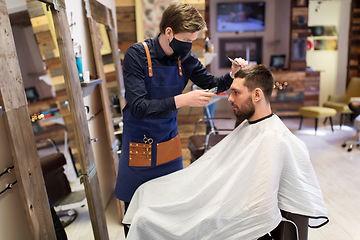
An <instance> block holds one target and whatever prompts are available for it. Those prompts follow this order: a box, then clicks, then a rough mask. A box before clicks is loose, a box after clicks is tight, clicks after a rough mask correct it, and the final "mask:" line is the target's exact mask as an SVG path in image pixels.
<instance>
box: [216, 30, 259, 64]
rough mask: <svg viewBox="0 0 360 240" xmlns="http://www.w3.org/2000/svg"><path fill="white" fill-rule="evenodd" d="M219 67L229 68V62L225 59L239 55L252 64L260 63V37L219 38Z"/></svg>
mask: <svg viewBox="0 0 360 240" xmlns="http://www.w3.org/2000/svg"><path fill="white" fill-rule="evenodd" d="M219 46H220V49H219V57H218V59H219V68H231V62H230V61H228V60H227V59H226V56H229V57H230V58H232V59H234V58H238V57H241V58H243V59H246V60H247V61H249V63H250V62H251V63H253V64H261V63H262V38H261V37H256V38H220V39H219Z"/></svg>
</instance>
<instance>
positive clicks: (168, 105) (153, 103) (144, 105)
mask: <svg viewBox="0 0 360 240" xmlns="http://www.w3.org/2000/svg"><path fill="white" fill-rule="evenodd" d="M128 104H129V102H128ZM129 109H130V112H131V114H132V115H133V117H134V118H136V119H138V120H140V119H146V118H159V117H162V116H166V115H168V114H170V113H172V112H174V111H176V107H175V103H174V98H167V99H162V100H158V99H153V100H145V99H142V100H140V101H136V102H134V103H133V104H129Z"/></svg>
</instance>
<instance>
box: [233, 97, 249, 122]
mask: <svg viewBox="0 0 360 240" xmlns="http://www.w3.org/2000/svg"><path fill="white" fill-rule="evenodd" d="M231 105H233V106H234V107H236V108H237V109H234V113H235V116H236V117H238V118H241V119H249V118H251V117H252V116H253V115H254V114H255V106H254V104H253V103H252V100H251V97H249V98H248V100H247V101H246V102H245V103H244V104H243V107H242V108H241V109H240V108H239V107H238V106H237V105H235V104H234V103H232V104H231Z"/></svg>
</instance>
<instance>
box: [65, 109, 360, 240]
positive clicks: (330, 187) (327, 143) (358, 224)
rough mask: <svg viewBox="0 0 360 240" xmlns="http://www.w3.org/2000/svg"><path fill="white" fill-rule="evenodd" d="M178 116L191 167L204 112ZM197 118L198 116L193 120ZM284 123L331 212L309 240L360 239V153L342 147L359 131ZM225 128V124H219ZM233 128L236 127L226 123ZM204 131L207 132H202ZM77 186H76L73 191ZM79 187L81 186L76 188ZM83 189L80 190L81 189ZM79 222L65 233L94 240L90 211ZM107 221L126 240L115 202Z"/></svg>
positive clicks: (307, 121)
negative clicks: (305, 154)
mask: <svg viewBox="0 0 360 240" xmlns="http://www.w3.org/2000/svg"><path fill="white" fill-rule="evenodd" d="M184 111H185V112H182V113H183V115H182V116H179V121H181V123H180V122H179V130H180V137H181V138H182V143H183V152H184V153H185V154H184V163H185V165H186V164H189V155H188V152H187V149H186V146H187V143H186V142H187V137H188V136H190V135H191V134H192V133H193V130H194V123H195V122H196V119H197V117H199V116H201V115H202V112H201V111H200V112H198V113H197V114H187V113H186V111H198V110H194V109H184ZM193 115H195V116H193ZM283 121H284V123H285V124H286V125H287V126H288V128H289V129H290V130H291V131H292V132H293V133H294V134H295V135H296V136H298V137H299V138H300V139H301V140H302V141H304V142H305V144H306V145H307V147H308V149H309V152H310V156H311V160H312V163H313V166H314V169H315V172H316V174H317V177H318V181H319V184H320V186H321V189H322V191H323V195H324V199H325V204H326V206H327V209H328V214H329V218H330V222H329V223H328V224H327V225H325V226H324V227H322V228H319V229H309V239H310V240H313V239H314V240H332V239H334V240H337V239H347V240H351V239H354V240H355V239H359V238H358V235H359V233H358V229H360V207H359V205H360V188H359V186H360V174H359V170H360V149H354V150H353V151H352V152H347V150H346V149H344V148H342V147H341V145H342V143H343V142H344V141H345V140H349V139H352V138H354V136H355V133H356V131H355V130H354V129H353V128H352V127H351V126H350V124H351V122H350V120H348V122H347V125H348V126H343V127H342V129H339V125H336V124H338V122H337V121H336V118H335V120H334V124H335V127H334V128H335V131H334V132H331V128H330V126H329V125H326V126H323V124H322V120H320V121H319V129H318V133H317V135H314V121H313V119H305V120H304V123H303V127H302V130H300V131H299V130H298V127H299V118H284V119H283ZM218 124H220V125H221V124H222V123H218ZM226 124H227V125H232V124H233V123H226ZM201 131H204V129H201ZM76 185H77V184H74V187H75V186H76ZM77 187H79V186H77ZM80 187H81V186H80ZM78 212H79V216H78V218H77V219H76V220H75V221H74V222H73V223H72V224H71V225H70V226H68V227H67V228H66V229H65V230H66V232H67V235H68V238H69V239H70V240H77V239H81V240H83V239H86V240H90V239H93V235H92V228H91V225H90V220H89V214H88V212H87V207H86V206H85V207H83V208H79V209H78ZM106 220H107V224H108V232H109V238H110V239H117V240H121V239H124V236H123V229H122V225H121V224H119V222H118V219H117V215H116V203H115V200H114V199H113V200H112V201H111V202H110V203H109V205H108V207H107V209H106Z"/></svg>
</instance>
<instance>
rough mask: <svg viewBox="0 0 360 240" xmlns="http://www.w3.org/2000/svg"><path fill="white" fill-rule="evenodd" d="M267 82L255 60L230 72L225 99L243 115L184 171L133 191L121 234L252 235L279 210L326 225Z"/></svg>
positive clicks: (306, 164)
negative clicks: (232, 75) (275, 109)
mask: <svg viewBox="0 0 360 240" xmlns="http://www.w3.org/2000/svg"><path fill="white" fill-rule="evenodd" d="M273 86H274V79H273V76H272V74H271V72H270V71H269V70H268V69H267V68H265V67H264V66H262V65H255V66H249V67H246V68H244V69H241V70H239V71H238V72H237V73H236V74H235V79H234V81H233V83H232V85H231V95H230V97H229V99H228V101H229V102H230V103H231V104H232V106H233V109H234V112H235V114H236V115H237V116H238V117H241V118H245V119H246V120H245V121H243V122H242V123H241V124H240V125H239V126H238V127H237V128H236V129H235V130H234V131H233V132H231V133H230V134H229V135H228V136H227V137H226V138H224V139H223V140H222V141H221V142H219V143H218V144H217V145H216V146H214V147H213V148H212V149H210V150H209V151H208V152H207V153H206V154H204V155H203V156H202V157H201V158H199V159H198V160H197V161H196V162H194V163H193V164H191V165H190V166H189V167H188V168H186V169H183V170H180V171H177V172H175V173H172V174H169V175H166V176H163V177H160V178H157V179H154V180H151V181H149V182H147V183H145V184H143V185H141V186H140V187H139V188H138V189H137V191H136V192H135V194H134V196H133V198H132V200H131V203H130V206H129V208H128V210H127V213H126V215H125V217H124V220H123V222H124V223H126V224H131V227H130V232H129V235H128V239H192V240H193V239H257V238H259V237H262V236H263V235H265V234H267V233H269V232H271V231H272V230H273V229H274V228H276V227H277V226H278V224H279V223H280V222H281V221H282V216H281V213H280V210H283V211H287V212H290V213H294V214H298V215H303V216H307V217H309V218H310V219H309V226H310V227H319V226H322V225H324V224H326V223H327V222H328V218H327V211H326V207H325V204H324V200H323V196H322V192H321V190H320V187H319V184H318V181H317V179H316V176H315V172H314V169H313V167H312V164H311V162H310V158H309V153H308V150H307V148H306V146H305V144H304V143H303V142H302V141H301V140H299V139H298V138H297V137H296V136H294V135H293V134H292V133H291V132H290V130H289V129H288V128H287V127H286V126H285V125H284V123H283V122H282V121H281V120H280V118H279V117H278V116H276V115H275V114H273V113H272V112H271V108H270V96H271V93H272V89H273Z"/></svg>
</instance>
